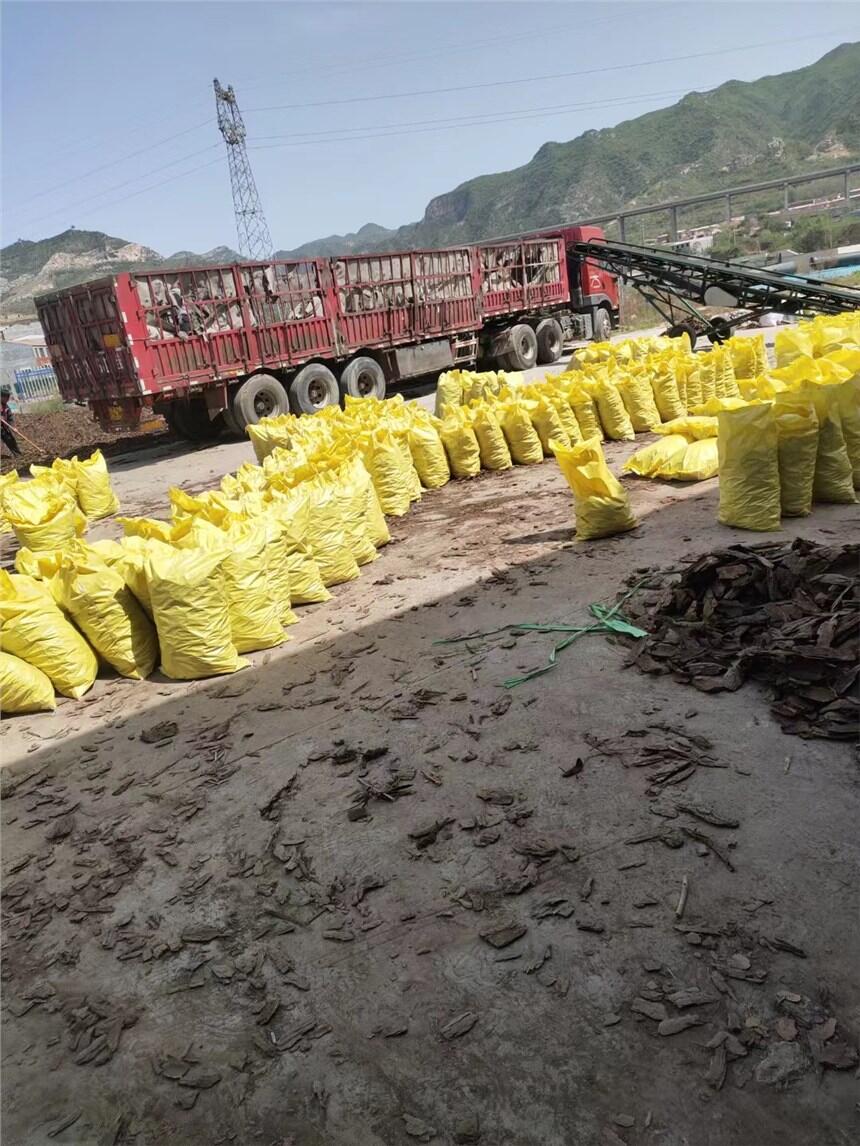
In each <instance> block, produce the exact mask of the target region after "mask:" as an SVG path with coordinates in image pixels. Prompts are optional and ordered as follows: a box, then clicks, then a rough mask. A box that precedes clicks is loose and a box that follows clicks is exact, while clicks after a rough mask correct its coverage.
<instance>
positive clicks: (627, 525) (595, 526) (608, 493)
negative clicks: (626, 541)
mask: <svg viewBox="0 0 860 1146" xmlns="http://www.w3.org/2000/svg"><path fill="white" fill-rule="evenodd" d="M553 453H554V454H555V456H556V460H557V461H558V464H559V467H560V469H561V472H562V473H563V474H564V476H565V479H566V480H567V484H568V485H569V486H570V488H571V490H572V491H573V505H574V513H575V516H576V537H577V540H578V541H588V540H590V539H591V538H595V537H609V536H611V535H612V534H614V533H624V532H625V531H626V530H628V529H635V527H636V518H635V517H634V516H633V511H632V509H631V508H630V499H629V497H628V496H627V491H626V490H625V489H624V486H622V484H621V482H620V481H618V479H617V478H616V477H615V476H614V475H613V474H612V472H611V471H610V469H609V466H608V465H607V464H606V460H605V458H604V456H603V449H602V447H601V445H600V441H599V440H598V439H597V438H592V439H591V440H590V441H588V442H581V443H580V444H579V445H576V446H556V445H555V443H554V444H553Z"/></svg>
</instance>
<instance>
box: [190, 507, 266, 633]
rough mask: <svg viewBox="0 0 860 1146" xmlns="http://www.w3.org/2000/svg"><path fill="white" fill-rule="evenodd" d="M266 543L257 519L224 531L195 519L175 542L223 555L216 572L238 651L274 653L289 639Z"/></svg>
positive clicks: (264, 531) (263, 532)
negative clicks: (271, 572) (272, 651)
mask: <svg viewBox="0 0 860 1146" xmlns="http://www.w3.org/2000/svg"><path fill="white" fill-rule="evenodd" d="M268 544H269V537H268V535H267V532H266V528H265V526H264V524H263V523H262V522H258V521H247V522H240V523H236V524H234V525H231V526H230V528H229V529H226V530H221V529H219V528H218V527H217V525H211V524H210V523H209V522H208V521H201V520H196V521H192V522H189V523H188V525H187V526H186V527H185V529H184V531H183V533H182V535H181V536H180V537H179V538H178V539H177V545H178V546H180V547H181V548H182V549H189V548H191V549H200V550H202V551H203V552H204V553H214V554H217V555H220V557H221V564H220V567H219V570H218V572H219V575H220V578H221V584H222V587H223V591H224V593H225V595H226V598H227V612H228V615H229V617H230V635H231V638H232V641H233V644H234V645H235V646H236V652H237V653H253V652H256V651H257V650H258V649H271V648H274V647H275V645H279V644H281V643H282V641H283V640H284V639H285V638H284V630H283V626H282V625H281V615H280V613H281V611H280V603H279V602H278V600H277V598H276V596H275V593H274V591H273V586H272V583H271V580H270V577H269V562H268V554H267V547H268Z"/></svg>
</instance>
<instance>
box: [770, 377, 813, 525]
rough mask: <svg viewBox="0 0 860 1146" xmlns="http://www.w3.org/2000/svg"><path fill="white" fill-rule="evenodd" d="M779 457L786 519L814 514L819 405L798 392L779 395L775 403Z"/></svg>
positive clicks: (780, 496) (780, 482) (783, 507)
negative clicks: (817, 411)
mask: <svg viewBox="0 0 860 1146" xmlns="http://www.w3.org/2000/svg"><path fill="white" fill-rule="evenodd" d="M773 413H774V417H775V419H776V435H777V453H778V458H779V500H780V505H781V507H782V514H783V517H806V516H807V514H809V513H811V512H812V487H813V483H814V482H815V460H816V458H817V456H818V415H817V414H816V412H815V404H814V402H813V401H812V400H811V399H810V398H807V397H806V396H804V395H803V394H799V393H797V392H795V391H791V390H789V391H786V392H785V393H782V394H777V396H776V398H775V399H774V403H773Z"/></svg>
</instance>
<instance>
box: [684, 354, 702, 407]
mask: <svg viewBox="0 0 860 1146" xmlns="http://www.w3.org/2000/svg"><path fill="white" fill-rule="evenodd" d="M685 372H686V376H687V377H686V403H687V409H688V410H691V409H692V408H693V407H694V406H700V405H701V404H702V378H701V375H700V373H699V364H698V361H697V360H696V359H692V360H691V361H690V362H688V363H687V365H686V367H685Z"/></svg>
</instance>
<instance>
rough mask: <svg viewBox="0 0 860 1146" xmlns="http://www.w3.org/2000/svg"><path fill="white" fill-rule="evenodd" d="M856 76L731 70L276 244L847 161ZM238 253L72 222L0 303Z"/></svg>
mask: <svg viewBox="0 0 860 1146" xmlns="http://www.w3.org/2000/svg"><path fill="white" fill-rule="evenodd" d="M858 75H860V44H842V45H841V46H840V47H838V48H834V50H833V51H831V52H828V53H827V55H825V56H822V58H821V59H820V60H818V61H817V62H816V63H814V64H811V65H810V66H809V67H806V68H800V69H799V70H797V71H794V72H785V73H783V74H782V75H776V76H765V77H764V78H762V79H759V80H753V81H752V82H750V83H741V82H739V81H736V80H732V81H730V82H729V83H725V84H722V85H721V86H720V87H718V88H716V89H714V90H713V91H710V92H691V93H690V94H689V95H686V96H684V98H683V99H681V100H679V102H678V103H676V104H674V105H673V106H672V107H669V108H663V109H661V110H660V111H652V112H648V113H647V114H646V115H640V116H637V118H636V119H630V120H627V121H625V122H624V123H620V124H617V125H616V126H615V127H608V128H604V129H602V130H601V131H586V132H584V133H583V134H582V135H579V136H577V138H576V139H573V140H570V141H568V142H565V143H554V142H550V143H545V144H543V146H542V147H540V148H539V149H538V151H537V152H536V153H535V155H534V157H533V158H532V159H531V160H530V161H529V162H528V163H526V164H524V165H523V166H522V167H516V168H514V169H513V170H511V171H502V172H498V173H497V174H494V175H481V176H478V178H476V179H469V180H467V181H466V182H465V183H461V184H460V185H459V187H455V188H454V190H453V191H449V192H446V193H445V194H444V195H439V196H437V197H436V198H435V199H432V200H431V201H430V203H429V204H428V205H427V208H426V210H425V212H424V216H423V218H422V219H421V220H420V221H418V222H416V223H408V224H406V225H404V226H402V227H398V228H397V229H396V230H389V229H387V228H385V227H380V226H378V225H377V224H375V223H367V224H366V225H365V226H363V227H361V228H360V230H358V231H356V232H353V233H350V234H346V235H328V236H327V237H325V238H321V239H314V240H311V241H310V242H307V243H304V244H302V246H300V247H296V248H294V249H293V250H289V251H287V250H283V251H278V252H277V255H278V257H279V258H309V257H312V256H315V255H317V256H332V255H337V254H343V253H349V252H354V251H360V250H366V251H374V250H375V251H384V250H396V249H398V248H410V247H434V246H442V245H446V244H452V243H461V242H470V241H474V240H476V239H480V238H485V237H490V236H492V235H504V234H508V233H511V232H516V231H525V230H530V229H533V228H537V227H549V226H554V225H555V224H557V223H560V222H563V221H568V222H575V221H576V220H577V219H582V218H587V217H588V216H589V215H598V214H604V213H606V212H607V211H611V210H614V209H616V208H619V207H624V206H628V207H629V206H635V205H642V204H647V203H653V202H659V201H661V200H665V199H672V198H677V197H681V196H684V195H695V194H697V193H698V192H703V191H713V190H718V189H719V188H721V187H731V186H735V185H737V184H740V183H754V182H758V181H759V180H765V179H777V178H779V177H780V176H781V175H794V174H797V173H798V172H801V171H803V170H808V171H816V170H820V169H821V168H824V167H829V166H835V165H839V164H842V163H845V162H847V161H853V160H855V159H858V158H860V100H858V99H857V76H858ZM686 221H687V222H691V221H692V219H687V220H686ZM238 257H239V256H238V255H237V254H236V252H235V251H233V250H231V249H230V248H229V247H216V248H214V250H211V251H208V252H207V253H206V254H203V255H198V254H195V253H194V252H192V251H177V252H176V253H175V254H173V255H170V256H169V257H167V258H164V257H163V256H161V255H159V254H158V253H157V252H156V251H153V250H152V249H151V248H149V247H143V246H140V245H139V244H137V243H129V242H127V241H126V240H125V239H117V238H114V237H112V236H110V235H105V234H103V233H102V232H101V231H77V230H75V229H74V228H71V229H70V230H68V231H64V232H63V233H62V234H60V235H54V236H53V238H50V239H43V240H40V241H39V242H29V241H26V240H23V239H22V240H19V241H18V242H17V243H13V244H12V245H11V246H8V247H5V248H4V249H3V250H2V251H0V260H2V264H0V273H2V276H3V277H2V278H0V296H2V309H3V311H4V312H6V313H9V312H11V311H20V312H22V313H32V310H33V307H32V298H33V295H34V294H39V293H42V292H44V291H48V290H51V289H53V288H56V287H62V286H68V285H71V284H72V283H76V282H83V281H85V280H86V279H90V278H96V277H98V276H99V275H104V274H111V273H114V272H116V271H120V270H131V269H143V268H145V267H158V266H164V267H179V266H182V265H186V266H187V265H194V264H197V265H206V264H212V263H229V262H233V261H234V260H236V259H238Z"/></svg>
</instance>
